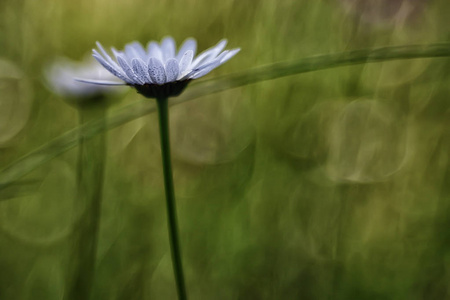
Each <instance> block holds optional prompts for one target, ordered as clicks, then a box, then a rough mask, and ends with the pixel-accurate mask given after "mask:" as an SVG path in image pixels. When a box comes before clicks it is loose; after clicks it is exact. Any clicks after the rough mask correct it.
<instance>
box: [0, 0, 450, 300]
mask: <svg viewBox="0 0 450 300" xmlns="http://www.w3.org/2000/svg"><path fill="white" fill-rule="evenodd" d="M344 2H345V3H344ZM356 2H358V5H355V1H351V0H347V1H345V0H342V1H340V0H328V1H320V0H298V1H290V0H280V1H274V0H261V1H255V0H240V1H238V0H235V1H233V0H222V1H210V0H208V1H207V0H185V1H173V0H162V1H139V0H115V1H105V0H89V1H87V0H78V1H57V0H41V1H35V0H20V1H19V0H2V1H1V2H0V46H1V47H0V77H1V78H0V80H1V81H0V93H1V94H0V163H1V167H4V166H7V165H8V164H10V163H11V162H12V161H14V160H15V159H18V158H19V157H21V156H22V155H24V154H26V153H28V152H29V151H31V150H34V149H35V148H37V147H39V146H41V145H43V144H45V143H46V142H48V141H49V140H51V139H52V138H54V137H57V136H58V135H60V134H63V133H64V132H66V131H67V130H70V129H72V128H74V127H75V126H77V124H78V121H77V112H76V110H75V109H73V108H72V107H70V106H69V105H67V104H66V103H65V102H64V101H63V99H61V98H60V97H58V96H55V95H54V94H52V92H51V91H50V90H49V89H47V87H46V83H45V79H44V77H43V69H44V68H45V67H46V66H47V65H48V63H50V62H51V61H52V60H53V59H54V58H55V57H59V56H66V57H69V58H71V59H75V60H78V59H81V58H82V57H83V56H84V55H85V54H86V53H89V52H90V50H91V49H92V48H93V47H94V46H95V41H100V42H101V43H103V45H105V46H107V47H109V46H115V47H116V48H119V49H121V48H122V47H123V45H125V44H126V43H128V42H131V41H133V40H138V41H140V42H142V43H146V42H147V41H149V40H160V39H161V38H162V37H164V36H166V35H172V36H173V37H174V38H175V39H176V40H177V41H178V42H179V43H180V42H182V40H184V39H185V38H186V37H190V36H192V37H195V38H196V39H197V40H198V43H199V48H200V50H202V49H205V48H207V47H210V46H212V45H214V44H215V43H216V42H217V41H218V40H220V39H221V38H224V37H225V38H227V39H228V40H229V46H228V47H229V48H235V47H240V48H242V50H241V52H240V53H239V54H238V55H237V56H236V57H235V58H233V59H232V60H230V61H229V62H228V63H227V64H225V65H223V66H222V67H220V68H219V69H217V70H214V71H213V72H212V73H211V74H209V75H208V78H212V77H214V76H218V75H219V74H228V73H231V72H239V71H242V70H247V69H250V68H254V67H257V66H261V65H265V64H270V63H273V62H277V61H285V60H287V61H288V60H294V59H299V58H301V57H306V56H311V55H315V54H323V53H333V52H339V51H347V50H354V49H361V48H375V47H379V46H388V45H407V44H429V43H433V42H444V41H447V42H448V41H449V37H450V27H449V16H450V3H449V1H448V0H434V1H431V0H430V1H424V0H416V1H413V0H409V1H407V0H404V1H401V0H390V1H389V0H385V1H369V0H367V1H362V0H360V1H356ZM397 4H398V5H402V6H401V8H400V9H398V7H397V6H396V5H397ZM377 5H378V6H377ZM379 5H381V6H379ZM397 9H398V13H395V11H397ZM393 11H394V12H393ZM449 75H450V64H449V60H448V59H445V58H438V59H416V60H407V61H395V62H386V63H375V64H370V65H369V64H362V65H358V66H351V67H342V68H338V69H331V70H323V71H318V72H313V73H308V74H303V75H296V76H291V77H287V78H281V79H276V80H273V81H268V82H263V83H258V84H253V85H250V86H245V87H241V88H236V89H233V90H230V91H225V92H222V93H218V94H214V95H211V96H206V97H202V98H198V99H195V100H192V101H189V102H185V103H183V104H180V105H177V106H174V107H172V108H171V134H172V147H173V159H174V176H175V187H176V195H177V203H178V216H179V225H180V232H181V245H182V251H183V258H184V265H185V272H186V281H187V289H188V293H189V295H190V299H194V300H195V299H408V300H409V299H436V300H441V299H450V287H449V286H450V171H449V168H450V162H449V159H450V156H449V153H450V118H449V117H450V109H449V108H450V78H449V77H450V76H449ZM188 88H189V87H188ZM116 98H118V99H117V103H116V104H115V105H114V106H113V107H112V108H111V113H113V111H114V109H116V108H118V107H120V106H122V105H126V104H129V103H132V102H134V101H138V100H140V99H141V98H140V95H138V94H136V93H135V91H133V90H131V89H130V90H129V91H128V92H126V93H125V94H123V95H121V96H117V97H116ZM149 101H150V100H149ZM108 140H109V142H108V154H107V158H106V160H107V167H106V178H105V186H104V199H103V210H102V222H101V231H100V240H99V249H98V258H97V259H98V260H97V263H98V267H97V273H96V280H95V287H94V296H93V299H99V300H100V299H108V300H110V299H175V297H176V293H175V286H174V280H173V273H172V268H171V261H170V251H169V242H168V238H167V229H166V219H165V204H164V190H163V184H162V176H161V172H162V170H161V162H160V153H159V144H158V143H159V139H158V128H157V118H156V115H155V114H151V115H148V116H145V117H143V118H139V119H137V120H135V121H132V122H130V123H128V124H126V125H124V126H121V127H119V128H117V129H114V130H111V131H109V132H108ZM76 151H77V150H76V149H73V150H70V151H68V152H67V153H65V154H64V155H62V156H60V157H58V158H55V159H54V160H52V161H51V162H49V163H47V164H45V165H43V166H41V167H40V168H38V169H37V170H35V171H33V172H32V173H31V174H29V175H27V176H26V177H25V178H24V181H23V182H25V183H23V184H22V183H20V184H18V185H17V186H15V187H14V189H8V190H2V191H0V195H1V194H3V196H2V197H0V299H2V300H15V299H20V300H22V299H33V300H36V299H39V300H40V299H42V300H46V299H49V300H53V299H64V295H65V293H66V289H67V286H68V280H69V278H70V274H68V269H67V265H68V264H69V262H70V260H71V257H70V256H69V252H70V251H69V248H70V247H71V243H70V234H69V232H70V230H71V227H72V226H73V224H74V220H76V218H77V216H78V215H79V214H80V210H79V209H78V206H77V205H76V191H75V181H76V175H75V174H76V169H75V167H76ZM30 182H31V184H30ZM30 186H31V187H30Z"/></svg>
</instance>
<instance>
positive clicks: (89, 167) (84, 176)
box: [68, 99, 106, 300]
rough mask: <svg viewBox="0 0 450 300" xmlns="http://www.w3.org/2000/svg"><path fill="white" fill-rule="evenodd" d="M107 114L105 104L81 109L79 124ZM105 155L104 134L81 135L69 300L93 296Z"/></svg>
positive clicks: (71, 239) (79, 299) (103, 117)
mask: <svg viewBox="0 0 450 300" xmlns="http://www.w3.org/2000/svg"><path fill="white" fill-rule="evenodd" d="M96 100H97V99H96ZM98 100H101V99H98ZM105 113H106V107H105V105H104V103H102V101H99V103H95V104H93V105H89V106H88V107H80V108H79V117H80V123H81V124H85V123H86V122H90V121H92V120H98V119H100V120H105ZM105 152H106V138H105V134H104V133H102V134H98V135H96V136H95V138H90V139H86V138H85V137H84V136H80V138H79V148H78V161H77V163H78V165H77V192H78V194H77V199H76V200H77V202H76V206H77V207H78V208H79V210H81V211H82V212H81V215H80V217H79V219H77V223H76V224H75V225H74V227H75V228H74V231H73V233H72V236H71V237H70V244H71V247H70V249H71V256H70V258H71V263H70V269H71V270H70V271H71V272H72V276H73V277H72V280H71V285H70V288H69V291H68V299H69V300H82V299H83V300H86V299H90V297H91V291H92V287H93V282H94V278H95V267H96V256H97V244H98V235H99V227H100V216H101V203H102V194H103V193H102V190H103V178H104V165H105ZM77 210H78V209H77Z"/></svg>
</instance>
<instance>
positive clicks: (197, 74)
mask: <svg viewBox="0 0 450 300" xmlns="http://www.w3.org/2000/svg"><path fill="white" fill-rule="evenodd" d="M219 65H220V59H219V58H217V59H215V60H213V61H212V62H210V63H208V64H206V65H204V66H202V68H201V69H197V70H196V72H195V73H194V74H192V75H191V76H190V77H189V78H192V79H197V78H200V77H202V76H205V75H206V74H208V73H209V72H211V71H212V70H213V69H215V68H217V67H218V66H219Z"/></svg>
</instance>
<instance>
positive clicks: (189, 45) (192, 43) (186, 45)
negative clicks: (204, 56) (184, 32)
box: [177, 38, 197, 61]
mask: <svg viewBox="0 0 450 300" xmlns="http://www.w3.org/2000/svg"><path fill="white" fill-rule="evenodd" d="M188 50H191V51H192V53H193V55H195V51H197V41H196V40H195V39H193V38H188V39H186V40H185V41H184V42H183V44H182V45H181V47H180V50H179V51H178V54H177V60H178V61H180V59H181V58H182V57H183V55H184V54H185V53H186V52H187V51H188Z"/></svg>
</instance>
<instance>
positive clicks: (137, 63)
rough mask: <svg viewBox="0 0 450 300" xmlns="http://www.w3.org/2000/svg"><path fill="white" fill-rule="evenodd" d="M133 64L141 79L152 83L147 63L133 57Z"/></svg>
mask: <svg viewBox="0 0 450 300" xmlns="http://www.w3.org/2000/svg"><path fill="white" fill-rule="evenodd" d="M131 66H132V68H133V71H134V74H136V76H137V77H138V78H139V80H141V81H142V82H143V83H151V82H152V81H151V79H150V76H149V75H148V67H147V64H146V63H145V62H144V61H143V60H142V59H140V58H133V60H132V61H131Z"/></svg>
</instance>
